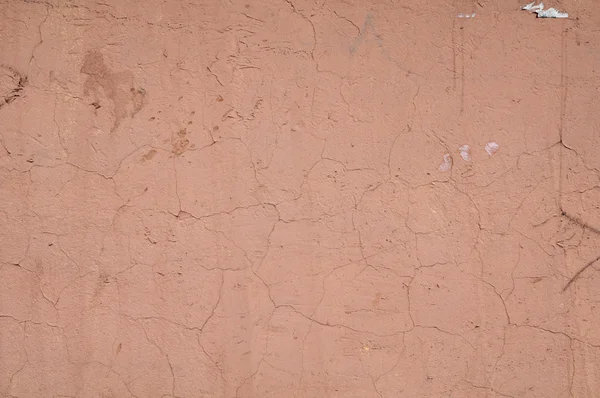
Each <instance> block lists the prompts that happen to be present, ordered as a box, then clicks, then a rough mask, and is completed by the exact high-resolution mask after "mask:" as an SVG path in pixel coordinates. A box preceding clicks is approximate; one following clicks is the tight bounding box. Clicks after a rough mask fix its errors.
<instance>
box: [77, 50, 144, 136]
mask: <svg viewBox="0 0 600 398" xmlns="http://www.w3.org/2000/svg"><path fill="white" fill-rule="evenodd" d="M80 72H81V73H83V74H85V75H88V77H87V79H86V81H85V83H84V87H83V92H84V95H94V96H95V98H96V99H95V101H94V102H93V103H92V104H93V105H94V108H95V109H98V108H99V107H100V100H99V99H98V96H99V95H100V94H101V92H102V93H104V95H106V97H108V99H109V100H110V101H111V102H112V103H113V117H114V122H113V125H112V127H111V132H114V131H115V130H116V129H117V128H118V127H119V126H120V125H121V123H122V122H123V120H124V119H125V118H127V117H130V118H133V117H134V116H135V115H136V114H137V113H138V112H139V111H140V110H141V109H142V108H143V106H144V100H145V98H146V91H145V90H144V89H143V88H140V87H138V88H136V87H135V86H134V76H133V73H132V72H131V71H121V72H113V71H112V70H110V68H109V67H108V66H107V65H106V63H105V62H104V56H103V55H102V53H100V52H98V51H90V52H88V53H87V54H86V55H85V57H84V60H83V65H82V66H81V69H80ZM100 89H101V90H100Z"/></svg>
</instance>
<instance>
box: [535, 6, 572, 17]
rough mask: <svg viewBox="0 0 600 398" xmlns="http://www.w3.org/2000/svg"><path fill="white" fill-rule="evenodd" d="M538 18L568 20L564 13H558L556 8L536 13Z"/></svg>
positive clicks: (567, 15)
mask: <svg viewBox="0 0 600 398" xmlns="http://www.w3.org/2000/svg"><path fill="white" fill-rule="evenodd" d="M536 13H537V16H538V18H569V14H567V13H566V12H559V11H558V10H557V9H556V8H548V9H547V10H539V11H536Z"/></svg>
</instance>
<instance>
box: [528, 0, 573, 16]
mask: <svg viewBox="0 0 600 398" xmlns="http://www.w3.org/2000/svg"><path fill="white" fill-rule="evenodd" d="M534 4H535V2H531V3H529V4H525V5H524V6H523V7H521V10H526V11H529V12H535V13H536V14H537V17H538V18H569V14H568V13H566V12H560V11H558V10H557V9H556V8H548V9H547V10H544V3H540V4H538V5H534Z"/></svg>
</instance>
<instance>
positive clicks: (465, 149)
mask: <svg viewBox="0 0 600 398" xmlns="http://www.w3.org/2000/svg"><path fill="white" fill-rule="evenodd" d="M458 152H459V153H460V157H461V158H462V159H463V160H464V161H465V162H470V161H471V147H470V146H468V145H463V146H461V147H460V148H458Z"/></svg>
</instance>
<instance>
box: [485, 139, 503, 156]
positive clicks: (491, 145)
mask: <svg viewBox="0 0 600 398" xmlns="http://www.w3.org/2000/svg"><path fill="white" fill-rule="evenodd" d="M498 149H500V145H498V144H496V143H495V142H494V141H491V142H488V143H487V144H485V151H486V152H487V153H488V155H490V156H492V155H493V154H495V153H496V152H498Z"/></svg>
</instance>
